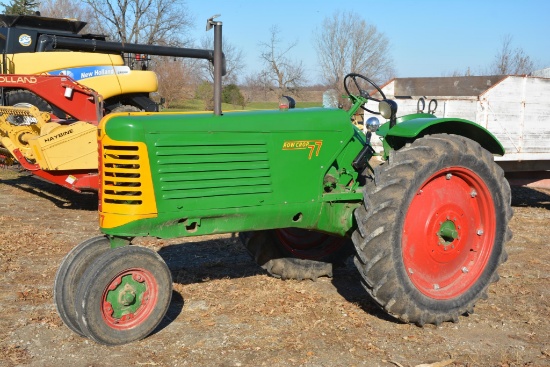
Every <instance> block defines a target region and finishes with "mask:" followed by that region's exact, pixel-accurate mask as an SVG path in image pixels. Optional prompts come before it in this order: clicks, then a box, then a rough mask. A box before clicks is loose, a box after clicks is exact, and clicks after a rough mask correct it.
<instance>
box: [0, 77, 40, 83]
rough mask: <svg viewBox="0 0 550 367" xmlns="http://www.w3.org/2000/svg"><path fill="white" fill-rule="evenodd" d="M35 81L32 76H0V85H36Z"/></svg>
mask: <svg viewBox="0 0 550 367" xmlns="http://www.w3.org/2000/svg"><path fill="white" fill-rule="evenodd" d="M36 82H37V80H36V77H34V76H14V75H2V76H0V83H19V84H20V83H31V84H36Z"/></svg>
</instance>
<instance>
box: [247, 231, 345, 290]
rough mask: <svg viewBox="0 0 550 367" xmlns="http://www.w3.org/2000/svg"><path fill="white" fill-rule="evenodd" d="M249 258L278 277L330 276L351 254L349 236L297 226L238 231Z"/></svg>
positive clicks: (314, 278) (312, 277)
mask: <svg viewBox="0 0 550 367" xmlns="http://www.w3.org/2000/svg"><path fill="white" fill-rule="evenodd" d="M239 237H240V238H241V241H242V242H243V244H244V245H245V247H246V248H247V250H248V252H249V253H250V255H251V256H252V258H253V259H254V260H255V261H256V263H257V264H258V265H260V266H261V267H262V268H263V269H265V270H267V272H268V273H269V274H270V275H272V276H274V277H276V278H281V279H297V280H303V279H311V280H316V279H317V278H319V277H322V276H328V277H332V270H333V267H335V266H341V265H343V264H344V262H345V260H346V259H347V258H348V257H349V256H351V255H352V253H353V244H352V243H351V241H350V240H349V238H345V237H337V236H331V235H328V234H325V233H321V232H315V231H308V230H306V229H300V228H283V229H275V230H266V231H256V232H243V233H240V234H239Z"/></svg>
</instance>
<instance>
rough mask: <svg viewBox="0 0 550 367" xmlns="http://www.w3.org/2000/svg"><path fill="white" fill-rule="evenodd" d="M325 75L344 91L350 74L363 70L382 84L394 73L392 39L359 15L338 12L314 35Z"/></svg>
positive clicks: (329, 83) (325, 78) (328, 82)
mask: <svg viewBox="0 0 550 367" xmlns="http://www.w3.org/2000/svg"><path fill="white" fill-rule="evenodd" d="M314 46H315V48H316V50H317V56H318V59H319V64H320V67H321V72H322V77H323V78H324V80H325V83H327V84H328V85H329V86H330V87H331V88H334V89H336V90H338V91H339V92H342V91H343V84H342V82H343V80H344V77H345V75H346V74H348V73H359V74H363V75H365V76H366V77H368V78H370V79H372V80H374V81H375V82H377V83H381V82H384V81H386V80H387V79H389V78H390V77H392V76H393V74H394V69H393V61H392V59H391V56H390V52H389V42H388V40H387V39H386V36H384V34H382V33H380V32H379V31H378V30H377V29H376V26H374V25H370V24H367V22H366V21H365V20H363V19H362V18H361V17H360V16H359V15H358V14H355V13H351V12H347V13H340V12H335V13H334V14H333V15H332V17H327V18H325V19H324V20H323V23H322V26H321V30H318V31H316V33H315V34H314Z"/></svg>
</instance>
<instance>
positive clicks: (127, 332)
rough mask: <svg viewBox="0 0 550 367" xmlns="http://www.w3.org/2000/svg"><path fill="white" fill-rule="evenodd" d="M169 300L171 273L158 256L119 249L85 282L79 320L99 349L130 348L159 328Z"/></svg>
mask: <svg viewBox="0 0 550 367" xmlns="http://www.w3.org/2000/svg"><path fill="white" fill-rule="evenodd" d="M171 297H172V277H171V275H170V270H169V269H168V266H166V263H165V262H164V261H163V260H162V258H161V257H160V256H159V255H158V254H157V253H156V252H154V251H152V250H150V249H147V248H144V247H137V246H124V247H119V248H116V249H113V250H112V251H109V252H107V253H105V254H103V255H102V256H101V257H99V258H98V259H97V260H96V261H95V262H94V263H93V265H92V266H90V267H88V269H87V270H86V272H85V273H84V275H83V276H82V279H81V281H80V284H79V285H78V289H77V293H76V300H77V301H76V302H75V303H76V314H77V319H78V322H79V325H80V329H81V330H82V332H83V333H84V334H85V335H86V336H88V337H89V338H90V339H92V340H94V341H96V342H97V343H100V344H105V345H119V344H125V343H130V342H132V341H136V340H140V339H143V338H145V337H146V336H147V335H149V334H150V333H151V332H152V331H153V330H154V329H155V328H156V327H157V326H158V324H159V323H160V322H161V321H162V319H163V317H164V315H165V314H166V312H167V311H168V307H169V305H170V300H171Z"/></svg>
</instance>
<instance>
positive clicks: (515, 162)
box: [365, 75, 550, 187]
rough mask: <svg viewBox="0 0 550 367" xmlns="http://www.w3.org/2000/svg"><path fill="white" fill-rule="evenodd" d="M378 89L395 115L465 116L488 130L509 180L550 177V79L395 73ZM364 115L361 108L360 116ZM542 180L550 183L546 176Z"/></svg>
mask: <svg viewBox="0 0 550 367" xmlns="http://www.w3.org/2000/svg"><path fill="white" fill-rule="evenodd" d="M381 89H382V91H383V92H384V94H385V95H386V98H390V99H393V100H395V101H396V102H397V104H398V112H397V116H398V117H399V116H402V115H405V114H410V113H416V112H419V111H423V112H430V113H433V114H434V115H436V116H438V117H459V118H464V119H468V120H471V121H474V122H476V123H478V124H479V125H481V126H483V127H485V128H486V129H488V130H489V131H490V132H491V133H493V134H494V135H495V136H496V138H497V139H498V140H499V141H500V142H501V144H502V145H503V146H504V149H505V151H506V154H505V155H504V156H503V157H495V161H497V162H498V163H499V164H500V165H501V166H502V167H503V168H504V170H505V171H506V173H507V177H509V179H510V178H512V177H517V178H523V179H530V180H531V181H533V177H539V178H542V179H544V178H550V78H541V77H531V76H513V75H497V76H469V77H439V78H395V79H392V80H390V81H389V82H388V83H386V84H385V85H383V86H382V87H381ZM432 100H434V101H436V102H433V101H432ZM430 102H431V104H430ZM436 104H437V107H435V106H436ZM370 109H372V108H370ZM433 109H435V111H432V110H433ZM369 117H371V115H370V114H368V113H366V115H365V121H366V120H367V119H368V118H369ZM376 140H377V139H376V138H374V139H373V144H376ZM527 172H529V173H527ZM529 175H531V176H533V177H531V178H528V176H529ZM535 181H536V180H535ZM544 185H549V187H550V180H548V182H545V183H544ZM539 186H540V185H539Z"/></svg>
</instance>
